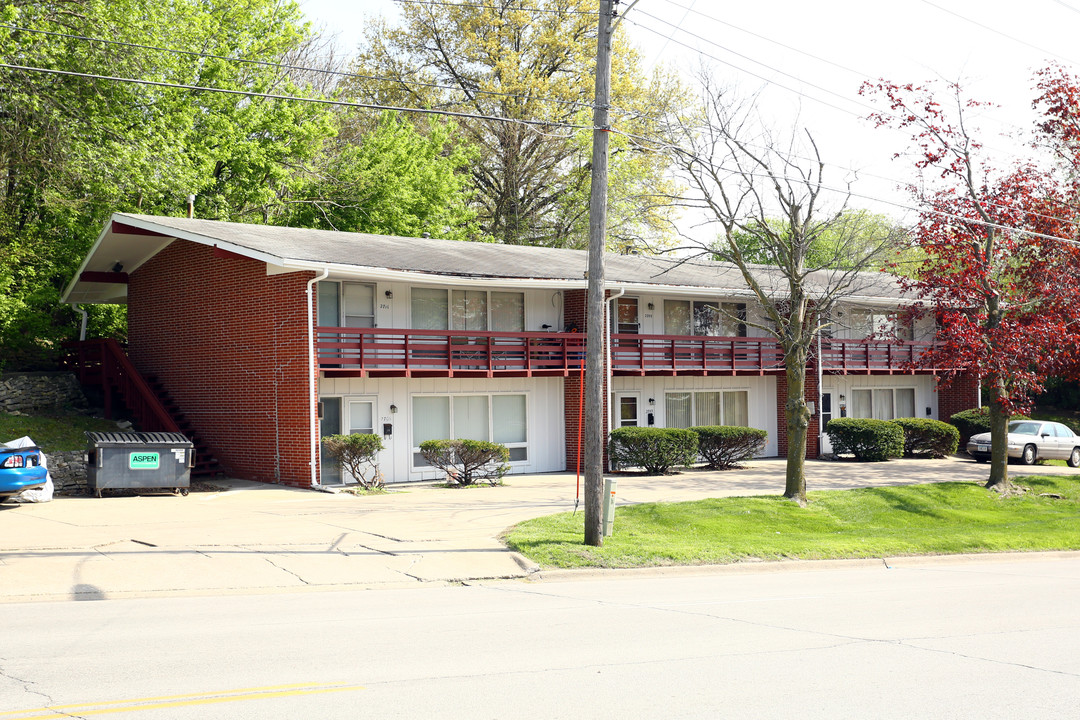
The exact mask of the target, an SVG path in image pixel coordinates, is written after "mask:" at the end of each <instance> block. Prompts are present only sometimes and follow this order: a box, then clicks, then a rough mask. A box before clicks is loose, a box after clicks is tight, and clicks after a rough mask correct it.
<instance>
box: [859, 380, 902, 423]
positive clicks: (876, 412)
mask: <svg viewBox="0 0 1080 720" xmlns="http://www.w3.org/2000/svg"><path fill="white" fill-rule="evenodd" d="M851 397H852V404H851V417H855V418H873V419H875V420H895V419H896V418H903V417H916V415H915V388H873V389H862V388H856V389H855V390H852V391H851Z"/></svg>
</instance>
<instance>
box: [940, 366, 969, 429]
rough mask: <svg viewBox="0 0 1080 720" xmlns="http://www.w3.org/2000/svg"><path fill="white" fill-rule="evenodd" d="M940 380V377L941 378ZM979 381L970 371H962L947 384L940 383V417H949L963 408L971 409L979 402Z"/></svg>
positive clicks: (945, 420) (946, 420)
mask: <svg viewBox="0 0 1080 720" xmlns="http://www.w3.org/2000/svg"><path fill="white" fill-rule="evenodd" d="M939 382H940V378H939ZM978 387H979V383H978V380H977V379H976V377H975V376H974V375H972V374H970V373H960V374H958V375H957V376H956V377H954V378H953V379H952V382H950V383H948V384H947V385H944V384H939V385H938V419H939V420H943V421H944V422H949V418H950V417H952V416H953V415H955V414H956V413H958V412H960V411H961V410H970V409H971V408H973V407H977V406H978V404H979V395H978Z"/></svg>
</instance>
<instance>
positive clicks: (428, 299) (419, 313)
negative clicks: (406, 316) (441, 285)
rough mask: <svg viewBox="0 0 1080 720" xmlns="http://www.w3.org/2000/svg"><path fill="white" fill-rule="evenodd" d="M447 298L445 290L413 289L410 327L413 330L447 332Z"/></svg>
mask: <svg viewBox="0 0 1080 720" xmlns="http://www.w3.org/2000/svg"><path fill="white" fill-rule="evenodd" d="M448 305H449V298H448V297H447V292H446V290H440V289H437V288H413V290H412V327H413V329H414V330H448V329H449V328H448V327H447V324H448V322H447V319H448V317H449V307H448Z"/></svg>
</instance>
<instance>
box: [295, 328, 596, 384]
mask: <svg viewBox="0 0 1080 720" xmlns="http://www.w3.org/2000/svg"><path fill="white" fill-rule="evenodd" d="M315 332H316V352H317V354H318V358H319V366H320V367H321V368H322V369H323V370H342V371H353V372H356V371H360V372H364V373H375V374H388V375H389V374H401V373H404V374H413V373H420V374H423V373H433V372H435V373H438V372H448V373H462V374H468V373H470V372H473V373H483V374H491V375H496V374H507V375H512V374H517V375H522V374H524V375H532V374H565V373H566V372H568V371H569V370H571V369H577V368H580V367H581V364H582V362H584V358H585V336H584V335H582V334H581V333H512V332H466V333H463V332H459V331H453V330H384V329H382V328H343V327H317V328H315Z"/></svg>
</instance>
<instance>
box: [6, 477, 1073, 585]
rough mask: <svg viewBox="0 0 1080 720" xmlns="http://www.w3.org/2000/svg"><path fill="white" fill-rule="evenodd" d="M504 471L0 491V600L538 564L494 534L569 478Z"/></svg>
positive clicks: (669, 495)
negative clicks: (214, 488)
mask: <svg viewBox="0 0 1080 720" xmlns="http://www.w3.org/2000/svg"><path fill="white" fill-rule="evenodd" d="M784 467H785V465H784V461H783V460H779V459H767V460H756V461H754V462H753V463H751V464H750V465H749V467H748V468H747V469H745V470H739V471H731V472H725V473H713V472H706V471H694V472H688V473H683V474H681V475H673V476H669V477H661V478H657V477H635V476H622V475H619V476H616V477H617V479H618V494H617V500H618V504H619V505H626V504H631V503H640V502H655V501H668V502H674V501H680V500H692V499H699V498H704V497H718V496H727V495H754V494H780V493H781V492H783V486H784ZM1013 472H1014V474H1020V473H1019V472H1018V469H1013ZM1034 472H1037V473H1044V474H1050V473H1059V472H1067V473H1076V472H1077V471H1075V470H1071V469H1069V468H1061V467H1045V468H1044V467H1039V468H1036V469H1034ZM985 475H986V466H985V465H978V464H976V463H974V462H971V461H962V460H957V459H948V460H894V461H891V462H888V463H843V462H827V461H811V462H808V463H807V487H808V489H810V490H823V489H839V488H850V487H864V486H867V485H889V484H906V483H917V482H940V481H944V480H972V481H980V480H982V479H984V478H985ZM506 483H507V484H506V485H505V486H503V487H495V488H488V487H480V488H476V489H445V488H434V487H430V486H419V487H417V486H411V487H406V488H394V489H393V490H391V492H389V493H387V494H386V495H376V496H369V497H356V496H353V495H349V494H328V493H322V492H316V491H311V490H299V489H292V488H284V487H281V486H276V485H264V484H261V483H252V482H246V481H240V480H225V481H215V484H217V485H221V486H225V487H228V490H227V491H224V492H213V493H192V494H191V495H189V496H187V497H179V496H173V495H168V494H162V495H142V496H135V497H107V498H100V499H99V498H57V499H56V500H54V501H52V502H50V503H43V504H39V505H15V504H12V503H4V504H0V602H16V601H26V600H61V599H78V600H99V599H106V598H122V597H136V596H156V595H183V594H198V595H205V594H220V593H247V592H272V591H275V590H283V591H291V590H297V589H301V588H309V589H325V590H333V589H340V588H345V587H349V588H358V587H388V586H408V585H416V584H418V583H424V582H444V583H450V582H460V581H465V580H478V579H488V578H516V577H524V576H527V575H528V574H529V573H530V572H535V570H536V568H534V567H530V564H529V563H528V561H526V560H525V559H524V558H521V557H520V556H518V555H517V554H516V553H512V552H510V551H508V550H507V549H506V548H505V547H504V546H503V545H502V543H500V542H499V541H498V539H497V538H498V536H499V534H500V533H502V532H503V531H504V530H506V529H507V528H508V527H510V526H511V525H514V524H515V523H518V522H521V521H522V520H526V519H529V518H533V517H538V516H541V515H547V514H551V513H556V512H568V511H571V510H573V509H574V497H575V476H574V475H573V474H572V473H571V474H565V473H556V474H546V475H513V476H508V477H507V478H506ZM579 512H580V508H579ZM617 528H618V520H616V532H618V529H617Z"/></svg>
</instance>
